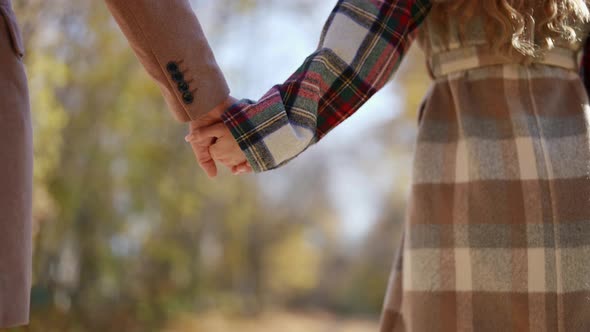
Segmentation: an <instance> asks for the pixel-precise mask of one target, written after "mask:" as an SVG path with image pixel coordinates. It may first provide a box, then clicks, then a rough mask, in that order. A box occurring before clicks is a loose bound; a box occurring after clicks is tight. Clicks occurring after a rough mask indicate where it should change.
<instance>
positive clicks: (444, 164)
mask: <svg viewBox="0 0 590 332" xmlns="http://www.w3.org/2000/svg"><path fill="white" fill-rule="evenodd" d="M431 9H432V4H431V3H430V1H427V0H390V1H378V0H341V1H338V3H337V5H336V8H335V9H334V10H333V12H332V14H331V15H330V16H329V18H328V20H327V23H326V25H325V27H324V29H323V31H322V34H321V39H320V43H319V47H318V49H317V50H316V51H315V52H314V53H313V54H311V55H310V56H309V57H308V58H307V59H306V60H305V61H304V63H303V65H302V66H301V67H300V68H299V69H298V70H297V71H296V72H295V73H294V74H293V75H292V76H291V77H289V79H288V80H287V81H285V82H284V83H283V84H279V85H276V86H274V87H273V88H272V89H271V90H270V91H269V92H268V93H267V94H266V95H264V96H263V97H262V98H261V99H260V100H258V101H252V100H247V99H244V100H241V101H239V102H238V103H236V104H234V105H233V106H232V107H231V108H229V109H228V110H227V111H226V112H225V113H224V115H223V120H224V123H225V124H226V125H227V127H228V128H229V129H230V130H231V132H232V134H233V135H234V137H235V138H236V140H237V142H238V143H239V144H240V147H241V148H242V150H243V151H244V152H245V154H246V156H247V158H248V161H249V163H250V164H251V165H252V167H253V169H254V170H255V171H256V172H262V171H267V170H271V169H274V168H277V167H280V166H282V165H284V164H286V163H288V162H289V161H290V160H292V159H293V158H294V157H296V156H297V155H299V154H300V153H301V152H303V151H304V150H306V149H307V148H308V147H309V146H311V145H313V144H314V143H316V142H318V141H319V140H321V138H322V137H323V136H325V135H326V134H327V133H328V132H329V131H330V130H331V129H333V128H334V127H336V126H337V125H338V124H339V123H341V122H342V121H344V120H345V119H347V118H348V117H349V116H350V115H351V114H352V113H354V112H355V111H357V110H358V109H359V108H360V107H361V106H362V105H363V103H364V102H366V101H367V99H369V98H370V97H371V96H372V95H373V94H374V93H375V92H377V91H378V90H379V89H380V88H381V87H383V85H384V84H385V83H386V82H387V81H388V80H389V78H390V77H391V75H392V74H393V73H394V72H395V70H396V69H397V68H398V66H399V63H400V61H401V60H402V58H403V56H404V54H405V53H406V51H407V49H408V47H409V46H410V44H411V43H412V41H413V40H415V39H417V40H418V41H419V43H420V46H422V48H423V50H424V51H425V52H426V55H427V59H428V63H427V65H428V69H429V70H430V73H431V75H432V78H433V82H432V86H431V88H430V89H429V91H428V93H427V95H426V96H425V98H424V102H423V104H422V108H421V109H420V112H419V116H418V136H417V140H416V149H415V155H414V162H413V183H412V187H411V192H410V193H411V195H410V198H409V206H408V208H407V213H406V219H405V223H404V227H403V229H404V232H403V235H402V241H401V245H400V248H399V250H398V252H397V255H396V258H395V261H394V267H393V269H392V272H391V277H390V282H389V287H388V289H387V291H386V294H385V301H384V306H383V311H382V318H381V331H382V332H392V331H420V332H431V331H433V332H434V331H444V332H451V331H490V332H492V331H493V332H499V331H502V332H504V331H518V332H522V331H531V332H538V331H547V332H549V331H564V332H565V331H568V332H570V331H571V332H574V331H575V332H584V331H590V107H589V104H588V95H587V93H586V90H585V89H584V84H583V82H584V80H583V79H581V77H580V74H579V73H582V76H583V74H584V73H585V72H588V71H587V70H584V68H586V67H589V63H590V61H588V60H587V56H584V57H583V59H584V61H583V66H582V67H581V68H580V66H579V64H578V63H579V62H578V59H579V55H580V50H581V49H582V45H581V44H582V43H581V42H579V43H577V44H574V45H569V44H568V46H567V47H566V46H564V45H565V44H560V43H557V47H556V48H554V49H553V50H551V51H550V52H548V53H547V54H546V55H545V56H544V58H542V59H539V60H536V61H535V62H533V63H529V62H527V61H526V59H524V58H523V57H520V56H516V55H513V56H511V57H503V56H501V55H500V54H497V53H494V52H492V51H491V48H490V47H489V42H488V41H487V40H486V39H487V38H486V36H485V33H484V32H483V31H484V29H483V27H482V23H481V21H480V20H477V19H475V20H473V21H472V22H471V23H470V26H468V27H466V29H465V31H466V32H467V34H466V35H463V36H462V35H461V34H459V32H458V31H459V28H458V26H457V25H456V24H455V23H454V22H453V20H452V18H448V20H447V22H446V23H447V24H445V25H442V26H441V25H440V24H438V25H437V24H435V22H433V21H432V20H431V16H429V14H430V13H431ZM442 27H444V28H442ZM578 28H579V29H580V30H582V31H583V35H584V36H585V35H586V34H585V33H586V32H584V31H587V26H585V25H583V24H580V26H579V27H578ZM589 68H590V67H589Z"/></svg>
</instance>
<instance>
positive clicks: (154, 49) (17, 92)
mask: <svg viewBox="0 0 590 332" xmlns="http://www.w3.org/2000/svg"><path fill="white" fill-rule="evenodd" d="M105 2H106V4H107V6H108V8H109V10H110V11H111V12H112V14H113V16H114V17H115V19H116V21H117V23H118V24H119V26H120V27H121V30H122V31H123V33H124V34H125V36H126V37H127V38H128V39H129V43H130V45H131V47H132V48H133V51H134V52H135V54H136V55H137V57H138V58H139V60H140V61H141V63H142V64H143V65H144V66H145V68H146V70H147V71H148V73H149V74H150V76H151V77H152V78H153V79H154V80H155V81H156V82H157V83H158V85H159V86H160V88H161V90H162V94H163V95H164V98H165V100H166V102H167V104H168V106H169V109H170V110H171V111H172V113H173V115H174V118H175V119H176V120H178V121H182V122H185V121H189V120H191V119H195V118H197V117H199V115H202V114H204V113H206V112H207V111H209V110H210V109H212V108H213V107H214V106H216V105H218V104H220V103H221V102H222V101H224V100H225V99H226V98H227V96H228V94H229V89H228V87H227V84H226V82H225V80H224V78H223V76H222V74H221V72H220V70H219V68H218V66H217V64H216V62H215V59H214V57H213V54H212V52H211V49H210V48H209V45H208V43H207V40H206V39H205V37H204V36H203V31H202V29H201V26H200V25H199V22H198V20H197V18H196V16H195V13H194V12H193V10H192V9H191V7H190V4H189V1H188V0H166V1H163V0H106V1H105ZM23 55H24V49H23V42H22V37H21V34H20V31H19V28H18V24H17V22H16V18H15V15H14V12H13V11H12V6H11V2H10V0H0V328H3V327H10V326H16V325H22V324H26V323H27V322H28V320H29V296H30V286H31V260H32V250H31V207H32V202H31V196H32V169H33V149H32V130H31V121H30V110H29V108H30V107H29V96H28V89H27V78H26V74H25V68H24V66H23V61H22V57H23Z"/></svg>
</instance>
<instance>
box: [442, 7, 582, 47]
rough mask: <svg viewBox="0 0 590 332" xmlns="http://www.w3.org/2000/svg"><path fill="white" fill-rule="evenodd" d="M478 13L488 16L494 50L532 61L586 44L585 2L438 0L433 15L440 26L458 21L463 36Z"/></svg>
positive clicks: (487, 23)
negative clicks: (560, 48)
mask: <svg viewBox="0 0 590 332" xmlns="http://www.w3.org/2000/svg"><path fill="white" fill-rule="evenodd" d="M476 13H477V14H478V15H481V14H480V13H485V14H484V15H483V16H484V19H485V21H484V23H485V29H486V34H487V35H488V39H489V40H490V41H491V42H492V45H493V47H494V48H496V49H498V50H503V51H508V52H510V53H512V52H513V51H514V50H516V51H518V52H519V53H521V54H523V55H524V56H527V57H531V58H535V57H539V56H541V55H542V54H543V53H544V52H545V51H546V50H549V49H552V48H554V47H555V46H558V45H560V46H568V45H567V44H569V45H573V44H575V43H578V42H580V41H582V40H584V39H585V37H586V36H584V35H583V33H585V31H582V29H581V27H583V26H584V24H585V23H587V22H588V21H589V19H590V12H589V10H588V5H587V3H586V0H435V1H434V4H433V9H432V13H431V14H432V15H433V16H435V18H434V22H437V21H438V22H440V23H442V22H443V21H444V20H445V18H447V17H449V15H452V17H455V18H457V19H458V22H459V32H460V35H463V36H464V35H465V31H464V28H465V26H466V24H465V23H467V21H469V20H470V19H471V18H473V17H474V16H475V14H476ZM564 43H565V44H566V45H563V44H564Z"/></svg>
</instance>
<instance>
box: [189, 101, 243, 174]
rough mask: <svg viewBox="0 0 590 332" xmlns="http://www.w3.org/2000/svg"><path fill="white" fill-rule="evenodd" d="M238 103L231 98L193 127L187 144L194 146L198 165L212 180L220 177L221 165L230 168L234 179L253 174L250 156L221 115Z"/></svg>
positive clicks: (192, 124) (191, 124)
mask: <svg viewBox="0 0 590 332" xmlns="http://www.w3.org/2000/svg"><path fill="white" fill-rule="evenodd" d="M236 101H237V100H236V99H235V98H233V97H229V98H228V99H227V100H226V101H225V102H223V103H221V104H219V105H218V106H216V107H215V108H214V109H213V110H211V111H210V112H209V113H207V114H206V115H204V116H202V117H200V118H199V119H196V120H193V121H191V122H190V124H189V129H190V132H189V134H188V135H187V136H186V137H185V140H186V141H187V142H189V143H190V144H191V146H192V149H193V152H194V153H195V157H196V158H197V162H198V163H199V165H200V166H201V168H202V169H203V170H204V171H205V172H206V173H207V175H208V176H209V177H211V178H213V177H215V176H217V163H220V164H222V165H224V166H226V167H227V168H228V169H230V170H231V172H232V173H233V174H234V175H239V174H244V173H251V172H252V168H251V167H250V164H249V163H248V161H247V160H246V155H245V154H244V152H243V151H242V150H241V149H240V146H239V145H238V143H237V142H236V140H235V139H234V137H233V136H232V134H231V132H230V131H229V129H228V128H227V127H226V126H225V124H224V123H223V122H222V120H221V115H222V114H223V112H224V111H225V110H226V109H228V108H229V107H230V106H231V105H232V104H233V103H235V102H236Z"/></svg>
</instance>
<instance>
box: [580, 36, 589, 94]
mask: <svg viewBox="0 0 590 332" xmlns="http://www.w3.org/2000/svg"><path fill="white" fill-rule="evenodd" d="M580 76H581V78H582V81H583V82H584V86H585V87H586V93H587V94H588V95H589V96H590V38H588V37H587V38H586V41H585V43H584V49H583V50H582V63H581V64H580Z"/></svg>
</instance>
